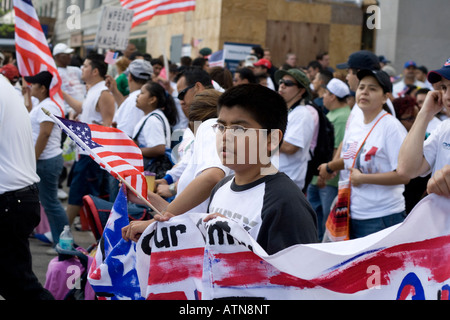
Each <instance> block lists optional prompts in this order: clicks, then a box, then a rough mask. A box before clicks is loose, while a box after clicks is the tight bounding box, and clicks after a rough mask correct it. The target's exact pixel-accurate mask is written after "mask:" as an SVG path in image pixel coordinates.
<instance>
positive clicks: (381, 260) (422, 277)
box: [89, 193, 450, 300]
mask: <svg viewBox="0 0 450 320" xmlns="http://www.w3.org/2000/svg"><path fill="white" fill-rule="evenodd" d="M121 194H122V193H119V196H118V199H117V200H116V203H115V205H114V210H113V211H112V213H111V216H110V219H109V221H108V223H107V226H106V227H105V233H104V235H103V239H102V242H101V244H100V248H101V252H100V253H101V254H100V255H98V256H96V261H95V262H96V263H94V264H93V266H92V267H91V270H90V272H89V282H90V283H91V285H92V287H93V289H94V291H95V292H96V294H97V296H98V297H100V298H103V299H105V298H106V299H108V298H109V299H148V300H163V299H164V300H210V299H249V298H251V299H266V300H299V299H308V300H312V299H320V300H326V299H334V300H343V299H352V300H378V299H380V300H395V299H397V300H404V299H412V300H424V299H427V300H449V299H450V212H449V211H450V209H449V208H450V199H447V198H443V197H439V196H436V195H431V196H428V197H426V198H425V199H424V200H422V201H421V202H420V203H419V204H418V205H417V206H416V207H415V208H414V210H413V211H412V212H411V213H410V214H409V215H408V217H407V218H406V220H405V221H404V222H403V223H401V224H398V225H396V226H393V227H391V228H388V229H385V230H383V231H380V232H378V233H375V234H372V235H370V236H367V237H364V238H361V239H355V240H350V241H343V242H334V243H319V244H309V245H296V246H292V247H289V248H286V249H284V250H283V251H280V252H278V253H276V254H274V255H268V254H267V253H266V252H265V251H264V250H263V249H262V248H261V247H260V246H259V244H258V243H257V242H256V241H255V240H254V239H253V238H252V237H250V235H249V234H248V233H247V232H246V231H245V230H244V229H243V228H242V227H241V226H239V225H238V224H236V223H235V222H233V221H232V220H229V219H225V218H223V219H222V218H218V219H214V220H211V221H209V222H208V223H204V222H203V218H204V217H205V216H206V214H204V213H189V214H185V215H181V216H178V217H174V218H172V219H171V220H170V221H168V222H164V223H153V224H151V225H150V226H149V227H148V228H147V229H146V230H145V232H144V233H143V234H142V235H141V237H140V239H139V241H138V243H137V244H135V243H132V242H126V241H123V240H121V239H120V236H121V228H122V227H123V226H125V225H126V224H127V223H128V221H127V219H126V218H125V219H120V217H124V216H125V217H126V214H125V213H126V209H124V208H126V206H125V207H124V203H126V198H125V196H123V195H121ZM119 222H120V223H119ZM130 277H131V278H130Z"/></svg>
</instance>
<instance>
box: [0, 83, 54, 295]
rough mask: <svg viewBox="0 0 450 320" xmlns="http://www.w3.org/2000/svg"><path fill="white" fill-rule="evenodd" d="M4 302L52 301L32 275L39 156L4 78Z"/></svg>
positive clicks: (0, 188)
mask: <svg viewBox="0 0 450 320" xmlns="http://www.w3.org/2000/svg"><path fill="white" fill-rule="evenodd" d="M0 137H2V138H1V139H0V177H1V178H0V256H1V257H2V258H1V259H0V274H1V275H2V276H1V277H0V296H2V297H3V298H4V299H7V300H9V299H11V300H37V299H53V297H52V295H51V294H50V293H49V292H48V291H47V290H45V289H44V288H43V287H42V285H41V284H40V283H39V281H38V279H37V277H36V276H35V274H34V273H33V270H32V264H31V253H30V247H29V242H28V237H29V235H30V234H31V233H32V232H33V230H34V228H36V226H37V225H38V224H39V220H40V204H39V191H38V188H37V183H38V182H39V176H38V175H37V173H36V156H35V151H34V144H33V137H32V129H31V123H30V118H29V116H28V111H27V109H26V108H25V107H24V106H23V100H22V98H21V97H20V95H19V93H18V92H17V91H16V90H15V89H14V87H13V86H12V85H11V84H10V82H9V81H8V80H7V79H6V78H5V77H4V76H3V75H0Z"/></svg>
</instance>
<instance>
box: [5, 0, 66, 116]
mask: <svg viewBox="0 0 450 320" xmlns="http://www.w3.org/2000/svg"><path fill="white" fill-rule="evenodd" d="M14 13H15V16H16V17H15V19H16V25H15V42H16V55H17V66H18V68H19V72H20V74H21V75H22V76H25V77H27V76H35V75H36V74H38V73H39V72H41V71H48V72H50V73H51V74H52V75H53V79H52V83H51V85H50V98H51V99H52V100H53V101H54V102H55V103H56V104H57V105H58V107H59V108H60V111H61V115H63V114H64V111H63V109H62V105H63V99H62V91H61V77H60V76H59V73H58V69H57V68H56V64H55V60H53V56H52V54H51V52H50V49H49V47H48V43H47V39H46V38H45V35H44V32H43V31H42V27H41V24H40V22H39V18H38V16H37V13H36V10H35V9H34V7H33V4H32V3H31V0H14Z"/></svg>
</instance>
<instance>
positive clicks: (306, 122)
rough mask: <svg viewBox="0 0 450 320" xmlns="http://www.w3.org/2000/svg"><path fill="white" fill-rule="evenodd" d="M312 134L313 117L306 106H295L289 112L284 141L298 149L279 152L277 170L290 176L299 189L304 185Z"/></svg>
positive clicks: (309, 158) (309, 157)
mask: <svg viewBox="0 0 450 320" xmlns="http://www.w3.org/2000/svg"><path fill="white" fill-rule="evenodd" d="M313 135H314V119H313V117H312V114H311V112H310V111H309V110H308V109H307V107H306V106H301V105H300V106H297V107H296V108H295V109H293V110H292V111H291V112H289V115H288V123H287V128H286V133H285V135H284V141H286V142H288V143H290V144H292V145H294V146H296V147H299V148H300V149H299V150H298V151H297V152H295V153H294V154H291V155H288V154H285V153H281V152H280V160H279V170H280V171H281V172H284V173H285V174H286V175H287V176H288V177H289V178H291V179H292V180H293V181H294V182H295V184H296V185H297V186H298V187H299V188H300V189H303V187H304V185H305V177H306V171H307V169H308V161H309V160H311V156H310V153H309V149H310V146H311V141H312V139H313ZM275 165H276V163H275Z"/></svg>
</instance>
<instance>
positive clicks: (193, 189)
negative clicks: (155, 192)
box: [167, 168, 225, 215]
mask: <svg viewBox="0 0 450 320" xmlns="http://www.w3.org/2000/svg"><path fill="white" fill-rule="evenodd" d="M224 177H225V173H224V172H223V170H221V169H219V168H209V169H206V170H204V171H203V172H202V173H200V174H199V175H198V176H197V177H196V178H195V179H194V180H192V182H191V183H190V184H189V185H188V186H187V187H186V188H185V189H184V190H183V191H182V192H181V193H180V194H178V195H177V197H176V198H175V200H173V201H172V202H171V203H170V204H169V206H168V207H167V212H170V213H171V214H173V215H180V214H183V213H185V212H186V211H189V210H191V209H192V208H195V207H196V206H198V205H199V204H201V203H202V202H203V201H205V200H207V199H208V198H209V196H210V194H211V191H212V189H213V188H214V186H215V185H216V184H217V183H218V182H219V181H220V180H222V179H223V178H224Z"/></svg>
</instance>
